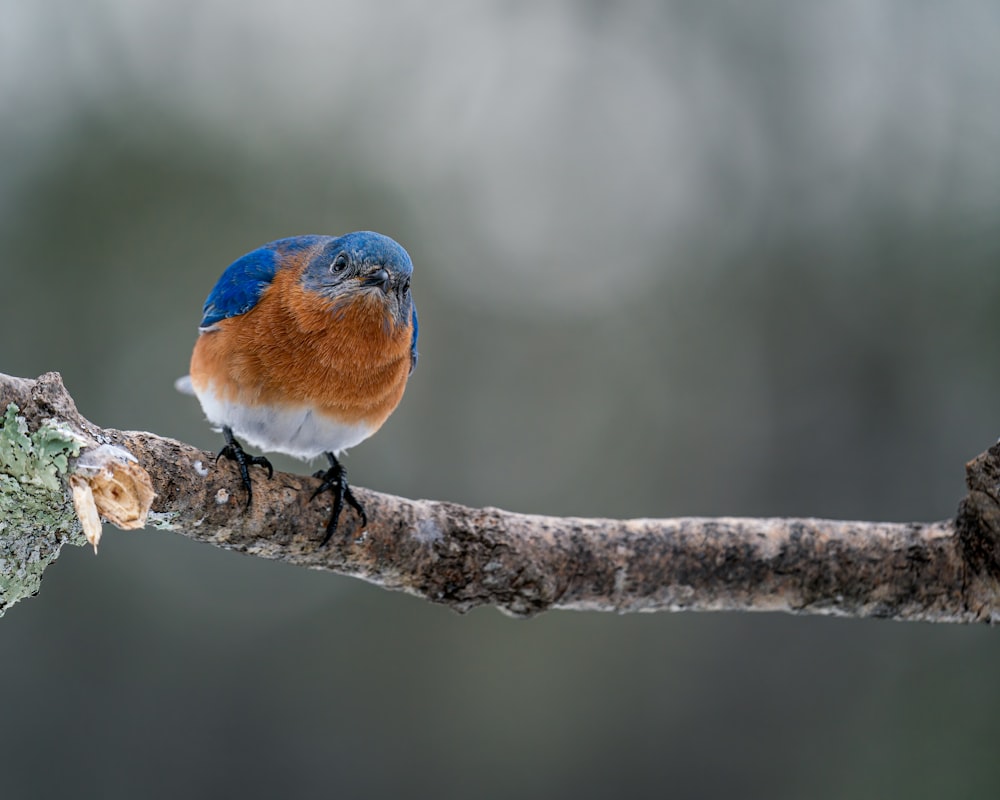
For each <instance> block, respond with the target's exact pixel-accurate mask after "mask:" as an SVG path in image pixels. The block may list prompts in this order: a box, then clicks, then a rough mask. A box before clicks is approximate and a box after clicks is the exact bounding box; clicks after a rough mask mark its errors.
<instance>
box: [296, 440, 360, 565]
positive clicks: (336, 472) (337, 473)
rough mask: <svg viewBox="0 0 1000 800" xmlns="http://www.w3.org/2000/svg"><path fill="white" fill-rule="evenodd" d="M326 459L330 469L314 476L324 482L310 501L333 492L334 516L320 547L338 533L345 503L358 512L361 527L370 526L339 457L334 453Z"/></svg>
mask: <svg viewBox="0 0 1000 800" xmlns="http://www.w3.org/2000/svg"><path fill="white" fill-rule="evenodd" d="M326 457H327V460H329V462H330V468H329V469H327V470H320V471H319V472H317V473H316V474H315V475H314V476H313V477H315V478H322V479H323V482H322V483H321V484H320V485H319V488H318V489H317V490H316V491H315V492H313V493H312V497H310V498H309V499H310V500H315V499H316V496H317V495H319V494H322V493H323V492H328V491H332V492H333V514H332V515H331V516H330V521H329V522H328V523H326V536H324V537H323V541H322V542H321V543H320V547H323V545H325V544H326V543H327V542H329V541H330V538H331V537H332V536H333V534H334V533H336V531H337V521H338V520H339V519H340V512H341V511H343V510H344V502H345V501H346V502H347V505H349V506H350V507H351V508H353V509H354V510H355V511H357V512H358V516H359V517H360V518H361V527H362V528H364V527H365V526H366V525H368V515H367V514H365V510H364V509H363V508H362V507H361V503H359V502H358V500H357V498H356V497H355V496H354V492H352V491H351V486H350V484H348V482H347V470H345V469H344V468H343V467H342V466H341V465H340V462H339V461H337V457H336V456H335V455H334V454H333V453H327V454H326Z"/></svg>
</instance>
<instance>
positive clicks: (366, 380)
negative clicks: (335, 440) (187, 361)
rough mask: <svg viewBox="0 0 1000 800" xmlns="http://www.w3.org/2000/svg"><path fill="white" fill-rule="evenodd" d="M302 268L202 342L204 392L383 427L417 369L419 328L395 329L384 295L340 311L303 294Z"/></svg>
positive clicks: (285, 273)
mask: <svg viewBox="0 0 1000 800" xmlns="http://www.w3.org/2000/svg"><path fill="white" fill-rule="evenodd" d="M301 272H302V266H301V263H300V264H299V265H297V266H289V267H286V268H285V269H282V270H279V271H278V273H277V274H276V275H275V277H274V280H273V282H272V283H271V285H270V286H269V287H268V288H267V289H265V290H264V292H263V294H262V295H261V298H260V300H259V301H258V303H257V305H255V306H254V307H253V308H252V309H251V310H250V311H247V312H246V313H245V314H241V315H239V316H236V317H230V318H228V319H224V320H221V321H220V322H219V323H217V325H216V326H215V327H214V328H213V330H211V331H206V332H204V333H202V334H201V335H200V336H199V337H198V341H197V342H196V343H195V348H194V353H193V355H192V357H191V381H192V384H193V385H194V387H195V389H196V390H198V391H204V390H206V389H208V387H209V386H211V389H212V391H214V392H215V393H217V394H218V395H219V396H220V397H221V398H222V399H225V400H227V401H230V402H236V403H240V404H242V405H247V406H275V407H282V406H305V407H309V408H312V409H314V410H315V411H316V412H317V413H320V414H323V415H325V416H328V417H331V418H333V419H335V420H337V421H338V422H342V423H346V424H357V423H363V424H365V425H370V426H372V432H374V431H375V430H376V429H377V428H379V427H380V426H381V425H382V423H384V422H385V420H386V419H387V418H388V417H389V415H390V414H391V413H392V411H393V410H394V409H395V408H396V406H397V405H398V404H399V401H400V399H401V398H402V396H403V390H404V388H405V387H406V379H407V377H408V376H409V372H410V340H411V337H412V334H413V328H412V323H410V322H407V324H406V325H395V324H394V323H393V321H392V319H391V317H390V316H389V315H387V314H386V312H385V310H384V306H383V302H382V300H381V299H380V298H379V296H378V294H377V293H376V292H362V293H359V294H358V295H356V296H355V297H353V298H351V299H350V300H347V301H343V302H342V303H341V304H338V305H334V304H333V302H332V301H330V300H328V299H326V298H323V297H322V296H320V295H318V294H316V293H315V292H312V291H307V290H305V289H303V288H302V285H301V284H300V282H299V277H300V275H301Z"/></svg>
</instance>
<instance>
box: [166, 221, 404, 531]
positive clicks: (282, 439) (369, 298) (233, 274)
mask: <svg viewBox="0 0 1000 800" xmlns="http://www.w3.org/2000/svg"><path fill="white" fill-rule="evenodd" d="M412 275H413V263H412V262H411V260H410V256H409V255H408V254H407V252H406V251H405V250H404V249H403V248H402V247H401V246H400V245H399V244H397V243H396V242H395V241H393V240H392V239H390V238H389V237H388V236H383V235H382V234H380V233H374V232H372V231H357V232H355V233H348V234H346V235H344V236H337V237H334V236H293V237H291V238H288V239H279V240H277V241H274V242H269V243H267V244H265V245H263V246H261V247H259V248H257V249H256V250H254V251H252V252H250V253H247V254H246V255H245V256H243V257H242V258H239V259H237V260H236V261H234V262H233V263H232V264H230V265H229V267H227V268H226V271H225V272H223V273H222V277H221V278H219V281H218V283H216V284H215V287H214V288H213V289H212V291H211V293H210V294H209V295H208V299H207V300H206V301H205V306H204V309H203V316H202V320H201V324H200V326H199V327H198V340H197V342H196V343H195V346H194V353H193V354H192V356H191V374H190V375H189V376H185V377H184V378H181V379H180V380H179V381H178V382H177V387H178V389H180V390H181V391H185V392H189V393H192V394H194V395H196V396H197V398H198V401H199V402H200V403H201V407H202V410H203V411H204V412H205V416H206V417H207V418H208V421H209V422H210V423H211V424H212V425H214V426H217V428H218V429H221V431H222V433H223V435H224V436H225V438H226V445H225V447H223V448H222V450H221V451H220V452H219V455H218V456H217V459H216V460H218V458H228V459H230V460H232V461H235V462H236V465H237V466H238V468H239V472H240V477H241V478H242V481H243V486H244V487H245V488H246V492H247V507H248V508H249V507H250V504H251V502H252V500H253V485H252V483H251V481H250V467H251V466H260V467H263V468H265V469H266V470H267V473H268V477H271V476H273V474H274V470H273V468H272V467H271V463H270V461H268V460H267V458H265V457H263V456H253V455H249V454H247V453H246V452H245V451H244V450H243V447H242V446H241V445H240V443H239V442H238V441H237V440H236V437H239V438H240V439H242V440H243V441H244V442H246V443H247V444H248V445H250V446H252V447H256V448H260V449H262V450H265V451H269V452H278V453H285V454H287V455H290V456H294V457H296V458H301V459H303V460H310V459H313V458H316V457H317V456H319V455H325V456H326V458H327V459H328V461H329V465H330V466H329V468H328V469H326V470H325V471H322V470H321V471H320V472H317V473H316V475H315V476H316V477H319V478H322V479H323V480H322V483H321V484H320V486H319V488H318V489H316V491H315V492H313V494H312V497H311V498H310V499H315V497H316V496H317V495H319V494H320V493H322V492H326V491H332V492H333V496H334V501H333V514H332V516H331V517H330V520H329V522H328V523H327V526H326V535H325V537H324V539H323V542H322V544H321V546H322V545H325V544H326V543H327V542H328V541H329V540H330V537H331V536H333V534H334V532H335V531H336V529H337V522H338V520H339V518H340V513H341V511H342V510H343V507H344V503H345V502H346V503H347V504H348V505H349V506H351V508H353V509H354V510H355V511H356V512H357V514H358V517H359V518H360V520H361V527H362V528H363V527H364V526H365V525H367V524H368V517H367V515H366V514H365V510H364V508H362V506H361V504H360V503H359V502H358V501H357V499H356V498H355V496H354V493H353V492H352V491H351V487H350V485H349V484H348V482H347V474H346V472H345V470H344V468H343V467H342V466H341V464H340V462H339V461H338V459H337V457H338V455H340V454H342V453H343V452H344V451H345V450H346V449H347V448H349V447H353V446H354V445H356V444H359V443H360V442H362V441H364V440H365V439H367V438H368V437H369V436H371V435H372V434H373V433H375V431H377V430H378V429H379V428H380V427H381V426H382V424H383V423H384V422H385V421H386V419H388V417H389V415H390V414H391V413H392V412H393V410H394V409H395V408H396V406H397V405H398V404H399V401H400V399H401V398H402V396H403V390H404V389H405V388H406V381H407V379H408V377H409V376H410V373H412V372H413V369H414V367H415V366H416V364H417V328H418V326H417V309H416V306H415V305H414V303H413V298H412V297H411V295H410V278H411V276H412Z"/></svg>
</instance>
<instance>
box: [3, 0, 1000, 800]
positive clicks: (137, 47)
mask: <svg viewBox="0 0 1000 800" xmlns="http://www.w3.org/2000/svg"><path fill="white" fill-rule="evenodd" d="M998 90H1000V7H998V6H997V5H996V4H995V3H989V2H964V3H943V2H942V3H932V2H926V3H925V2H860V1H859V2H841V3H800V2H795V1H794V0H788V1H787V2H756V3H753V4H750V3H734V2H697V3H696V2H675V3H641V2H634V3H620V4H614V5H612V4H602V3H587V4H584V3H573V2H568V1H567V2H561V3H558V2H556V3H547V4H533V3H528V2H488V3H480V4H466V3H462V2H459V0H451V2H440V3H435V4H422V3H412V2H379V3H364V2H361V0H356V1H355V2H331V3H317V2H308V1H307V0H281V2H276V1H275V2H265V1H264V0H244V1H243V2H240V3H236V2H231V3H223V2H214V3H211V2H209V3H205V2H194V0H183V1H182V0H174V2H170V3H162V2H154V0H104V2H99V1H97V0H90V1H87V2H78V1H77V0H61V2H60V1H59V0H31V1H30V2H29V0H20V1H18V0H0V158H2V161H0V163H2V167H0V245H2V249H0V253H2V257H0V342H2V345H0V347H2V350H0V352H2V358H0V370H2V371H4V372H7V373H11V374H16V375H22V376H35V375H38V374H40V373H42V372H45V371H48V370H59V371H61V372H62V374H63V376H64V378H65V380H66V383H67V385H68V387H69V389H70V391H71V392H72V393H73V395H74V396H75V398H76V400H77V403H78V405H79V407H80V410H81V411H82V412H83V413H84V414H85V415H86V416H88V417H89V418H90V419H92V420H93V421H95V422H97V423H99V424H102V425H108V426H114V427H120V428H138V429H144V430H150V431H155V432H157V433H160V434H164V435H168V436H173V437H177V438H180V439H183V440H185V441H188V442H191V443H195V444H197V445H200V446H203V447H206V448H212V449H216V448H217V447H218V446H219V444H220V437H219V436H218V435H216V434H214V433H213V432H212V431H211V430H210V429H209V428H208V426H207V425H206V424H204V422H203V421H202V419H201V414H200V412H199V409H198V408H197V405H196V404H195V403H194V402H193V401H192V400H191V399H190V398H186V397H182V396H180V395H178V394H176V393H175V392H174V391H173V389H172V382H173V380H174V378H175V377H177V376H178V375H180V374H182V373H184V372H185V371H186V369H187V360H188V357H189V354H190V348H191V346H192V344H193V342H194V338H195V327H196V325H197V323H198V320H199V315H200V309H201V304H202V302H203V300H204V297H205V295H206V294H207V293H208V290H209V289H210V288H211V286H212V284H213V283H214V281H215V279H216V278H217V276H218V275H219V273H220V272H221V271H222V269H223V268H224V267H225V266H226V265H227V264H228V263H229V262H230V261H232V260H233V259H235V258H236V257H238V256H239V255H241V254H242V253H244V252H246V251H248V250H250V249H253V248H254V247H256V246H257V245H259V244H261V243H263V242H265V241H267V240H270V239H274V238H277V237H282V236H289V235H293V234H300V233H343V232H346V231H349V230H353V229H357V228H372V229H376V230H379V231H382V232H384V233H386V234H389V235H391V236H393V237H394V238H396V239H398V240H399V241H400V242H402V243H403V244H404V246H406V247H407V249H408V250H409V251H410V253H411V255H412V256H413V260H414V262H415V264H416V272H415V277H414V296H415V298H416V300H417V303H418V305H419V308H420V312H421V354H422V355H421V362H420V366H419V368H418V369H417V371H416V373H415V374H414V377H413V379H412V380H411V382H410V386H409V388H408V390H407V394H406V397H405V398H404V401H403V403H402V406H401V407H400V409H399V410H398V411H397V412H396V414H395V415H394V416H393V417H392V419H391V420H390V421H389V423H388V424H387V425H386V426H385V428H383V430H382V431H381V433H380V434H379V435H378V436H376V437H375V438H373V439H371V440H370V441H368V442H366V443H365V444H364V445H362V446H360V447H358V448H357V449H356V450H355V451H353V452H352V453H351V455H350V457H349V460H348V466H349V469H350V471H351V475H352V478H353V480H354V481H355V482H356V483H357V484H359V485H362V486H368V487H371V488H375V489H379V490H382V491H387V492H393V493H398V494H403V495H407V496H412V497H430V498H438V499H447V500H453V501H458V502H462V503H468V504H473V505H479V504H489V505H498V506H502V507H505V508H509V509H515V510H520V511H531V512H544V513H550V514H578V515H601V516H673V515H689V514H725V515H737V514H739V515H817V516H829V517H838V518H861V519H880V520H882V519H885V520H899V521H905V520H913V519H917V520H931V519H939V518H945V517H948V516H950V515H952V513H953V512H954V509H955V507H956V505H957V503H958V501H959V499H960V497H961V495H962V491H963V464H964V462H965V461H966V460H967V459H969V458H971V457H972V456H974V455H975V454H976V453H978V452H980V451H981V450H984V449H985V448H986V447H988V446H989V445H990V444H991V443H992V442H993V441H995V439H996V437H997V434H998V433H1000V404H998V403H997V401H996V398H997V395H998V390H1000V368H998V355H1000V352H998V350H1000V314H998V313H997V311H998V309H997V300H998V298H1000V270H998V265H1000V260H998V259H1000V224H998V212H1000V94H998ZM276 463H277V464H278V466H280V467H281V468H284V469H298V470H301V471H305V470H306V469H308V467H306V466H303V465H298V464H295V463H294V462H290V461H284V460H278V461H277V462H276ZM105 537H106V538H105V540H104V543H103V544H102V549H101V553H100V555H99V557H97V558H95V557H94V556H93V554H92V553H91V552H90V551H89V550H84V549H77V548H69V549H67V551H65V552H64V554H63V556H62V558H60V560H59V561H58V562H57V563H56V565H55V566H54V567H53V568H52V569H51V570H50V571H49V572H48V573H47V577H46V580H45V583H44V585H43V587H42V591H41V593H40V594H39V596H38V597H37V598H35V599H33V600H30V601H26V602H24V603H22V604H20V605H19V606H17V607H16V608H14V609H13V610H12V611H11V612H10V613H8V614H7V616H6V617H5V618H4V619H2V620H0V686H2V687H3V689H4V692H3V694H4V699H3V703H2V711H0V785H2V790H0V792H2V795H3V796H4V797H11V798H14V797H67V796H74V797H83V798H90V797H102V798H136V797H149V798H159V797H171V798H174V797H192V798H200V797H212V798H216V797H323V796H337V797H401V796H407V797H427V798H470V797H476V798H500V797H504V798H506V797H569V796H572V797H577V798H591V797H593V798H606V797H629V798H631V797H666V796H670V797H704V798H716V797H723V798H728V797H769V798H802V797H811V798H842V797H850V798H867V797H872V798H884V797H949V798H957V797H995V796H996V786H997V783H998V780H1000V762H998V759H997V755H996V754H997V749H998V745H1000V727H998V725H997V715H998V712H1000V682H998V681H997V675H998V671H1000V635H998V634H997V633H996V632H993V631H990V630H988V629H986V628H983V627H957V626H931V625H923V624H899V623H887V622H878V621H856V620H837V619H825V618H795V617H791V616H785V615H741V614H679V615H669V614H660V615H644V616H632V617H617V618H616V617H613V616H610V615H598V614H582V613H567V612H563V613H550V614H547V615H543V616H541V617H539V618H536V619H532V620H529V621H516V620H511V619H507V618H505V617H503V616H501V615H500V614H498V613H496V612H494V611H492V610H479V611H476V612H473V613H471V614H469V615H467V616H464V617H460V616H458V615H455V614H454V613H452V612H451V611H448V610H446V609H443V608H440V607H436V606H432V605H429V604H427V603H425V602H421V601H419V600H416V599H414V598H411V597H407V596H403V595H399V594H390V593H387V592H384V591H382V590H380V589H377V588H374V587H371V586H368V585H365V584H363V583H360V582H358V581H354V580H351V579H348V578H342V577H339V576H333V575H328V574H320V573H316V572H310V571H305V570H302V569H296V568H293V567H289V566H286V565H282V564H275V563H269V562H265V561H261V560H256V559H253V558H248V557H244V556H239V555H235V554H230V553H225V552H221V551H218V550H215V549H213V548H211V547H208V546H205V545H198V544H195V543H192V542H190V541H187V540H185V539H184V538H183V537H181V536H177V535H169V534H163V533H157V532H153V531H146V532H139V533H124V532H118V531H115V530H112V529H109V530H107V531H106V533H105Z"/></svg>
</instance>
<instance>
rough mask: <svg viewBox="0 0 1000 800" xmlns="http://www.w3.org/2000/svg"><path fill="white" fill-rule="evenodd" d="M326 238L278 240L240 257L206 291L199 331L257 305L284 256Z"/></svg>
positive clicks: (312, 237) (303, 237)
mask: <svg viewBox="0 0 1000 800" xmlns="http://www.w3.org/2000/svg"><path fill="white" fill-rule="evenodd" d="M321 238H325V237H320V236H293V237H291V238H289V239H278V240H276V241H273V242H268V243H267V244H265V245H262V246H260V247H258V248H257V249H256V250H253V251H252V252H249V253H247V254H246V255H245V256H242V257H240V258H238V259H236V261H234V262H233V263H232V264H230V265H229V266H228V267H226V271H225V272H223V273H222V277H220V278H219V280H218V282H217V283H216V284H215V286H214V287H213V288H212V291H211V292H209V294H208V298H207V299H206V300H205V305H204V307H203V308H202V318H201V324H200V325H199V328H201V329H202V330H205V329H207V328H211V327H212V326H213V325H215V324H216V323H217V322H221V321H222V320H224V319H228V318H229V317H238V316H239V315H240V314H246V312H247V311H249V310H250V309H251V308H253V307H254V306H255V305H257V302H258V301H259V300H260V297H261V295H262V294H263V293H264V290H265V289H266V288H267V287H268V286H270V285H271V281H273V280H274V275H275V273H276V272H277V271H278V270H279V269H280V268H281V266H282V263H281V262H282V259H283V257H284V256H286V255H289V254H291V253H295V252H297V251H299V250H303V249H305V248H307V247H312V246H314V245H315V244H316V242H317V241H318V240H319V239H321Z"/></svg>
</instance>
